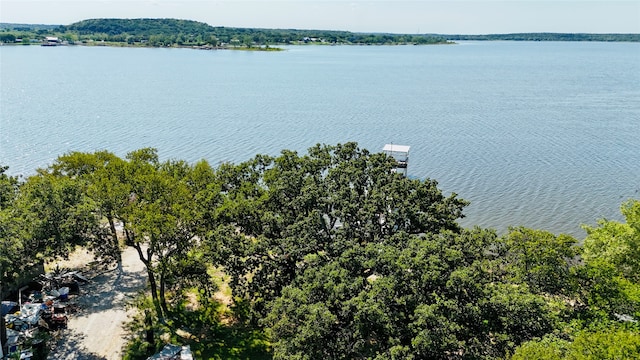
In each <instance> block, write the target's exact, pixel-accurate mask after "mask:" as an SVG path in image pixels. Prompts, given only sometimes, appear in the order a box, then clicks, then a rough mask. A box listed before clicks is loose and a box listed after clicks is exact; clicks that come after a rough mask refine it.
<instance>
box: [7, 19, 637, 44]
mask: <svg viewBox="0 0 640 360" xmlns="http://www.w3.org/2000/svg"><path fill="white" fill-rule="evenodd" d="M455 41H601V42H640V34H584V33H577V34H569V33H517V34H487V35H459V34H458V35H452V34H450V35H445V34H389V33H355V32H349V31H336V30H298V29H257V28H232V27H223V26H211V25H209V24H206V23H201V22H197V21H191V20H178V19H89V20H83V21H80V22H76V23H73V24H70V25H38V24H9V23H0V44H22V45H49V46H57V45H85V46H115V47H175V48H194V49H203V50H218V49H228V50H252V51H280V50H282V48H279V47H277V46H284V45H439V44H454V43H455Z"/></svg>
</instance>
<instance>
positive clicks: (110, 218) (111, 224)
mask: <svg viewBox="0 0 640 360" xmlns="http://www.w3.org/2000/svg"><path fill="white" fill-rule="evenodd" d="M107 220H108V221H109V230H111V241H112V242H113V249H119V248H120V247H119V246H118V231H117V230H116V224H115V222H114V220H113V216H112V215H111V214H107ZM117 260H118V263H122V253H121V252H120V251H118V252H117Z"/></svg>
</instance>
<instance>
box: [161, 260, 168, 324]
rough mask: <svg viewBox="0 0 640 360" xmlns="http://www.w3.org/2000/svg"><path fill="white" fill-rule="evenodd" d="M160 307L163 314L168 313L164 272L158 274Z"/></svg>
mask: <svg viewBox="0 0 640 360" xmlns="http://www.w3.org/2000/svg"><path fill="white" fill-rule="evenodd" d="M160 306H162V310H163V311H164V313H165V314H168V313H169V308H168V306H167V298H166V296H165V272H164V270H163V271H162V272H161V273H160Z"/></svg>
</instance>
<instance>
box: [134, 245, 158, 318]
mask: <svg viewBox="0 0 640 360" xmlns="http://www.w3.org/2000/svg"><path fill="white" fill-rule="evenodd" d="M133 248H134V249H136V251H137V252H138V257H139V258H140V260H141V261H142V263H143V264H144V266H145V267H146V268H147V278H148V280H149V287H150V290H151V300H153V305H154V306H155V308H156V312H157V313H158V318H159V319H160V321H162V322H164V313H163V312H162V307H161V306H160V301H159V300H158V284H157V283H156V277H155V273H154V271H153V268H152V264H151V260H152V257H153V252H152V251H151V249H147V257H146V258H145V257H144V254H143V252H142V247H140V244H133Z"/></svg>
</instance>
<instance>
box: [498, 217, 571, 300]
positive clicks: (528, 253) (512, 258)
mask: <svg viewBox="0 0 640 360" xmlns="http://www.w3.org/2000/svg"><path fill="white" fill-rule="evenodd" d="M576 244H577V241H576V239H574V238H573V237H571V236H568V235H564V234H560V235H558V236H556V235H553V234H552V233H550V232H548V231H543V230H533V229H527V228H524V227H516V228H510V229H509V233H508V234H507V235H505V236H504V239H503V246H504V248H503V250H502V251H504V252H505V253H504V257H505V260H506V262H507V264H508V266H509V270H508V271H509V272H510V274H511V276H512V277H513V278H512V279H513V281H514V282H515V283H525V284H527V285H528V286H529V288H530V289H531V290H533V291H535V292H539V293H549V294H567V293H569V292H570V291H571V277H570V268H571V265H572V264H573V263H574V262H575V257H576V255H578V247H577V246H576Z"/></svg>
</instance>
